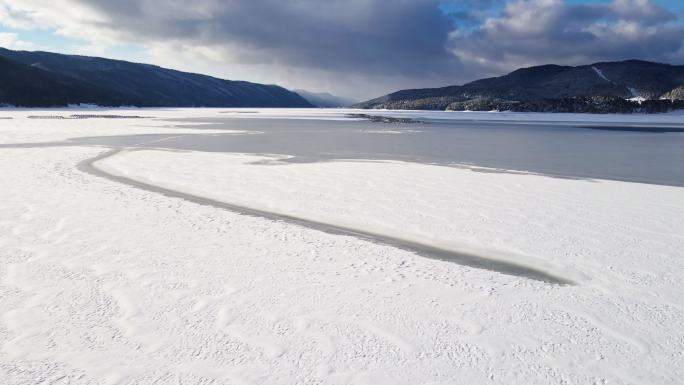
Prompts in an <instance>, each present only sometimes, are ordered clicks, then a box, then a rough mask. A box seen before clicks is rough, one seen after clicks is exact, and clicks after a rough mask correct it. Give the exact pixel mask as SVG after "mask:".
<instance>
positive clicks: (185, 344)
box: [0, 110, 684, 384]
mask: <svg viewBox="0 0 684 385" xmlns="http://www.w3.org/2000/svg"><path fill="white" fill-rule="evenodd" d="M49 113H52V112H49ZM117 113H119V112H117ZM131 113H132V114H136V115H143V114H144V113H143V112H141V111H132V112H131ZM218 113H219V111H207V110H185V111H184V110H178V111H156V112H154V113H153V114H154V115H155V116H156V117H160V118H167V119H174V118H180V117H185V116H206V115H211V114H218ZM13 114H15V116H14V117H15V119H12V120H7V121H4V120H3V121H0V138H2V140H1V142H2V143H20V142H51V141H57V140H63V139H66V138H70V137H78V136H98V135H123V134H149V133H169V134H173V133H178V134H183V133H189V132H193V130H192V129H190V128H183V129H179V128H172V127H170V126H169V122H168V121H163V120H140V121H138V120H136V121H131V120H125V121H124V120H119V121H117V120H77V121H61V120H55V121H51V120H50V121H46V120H40V121H38V120H33V121H31V120H29V119H26V118H25V116H24V115H26V113H25V112H15V113H13ZM245 115H248V114H245ZM202 132H203V133H206V132H207V131H206V130H203V131H202ZM234 133H235V134H237V135H239V134H240V132H234ZM105 151H107V149H103V148H98V147H78V146H73V147H43V148H30V147H27V148H2V149H0V165H1V166H0V167H2V172H0V185H2V189H0V202H2V204H0V383H3V384H4V383H7V384H33V383H39V382H40V381H42V382H44V383H56V384H60V383H71V384H143V383H163V384H181V383H183V384H187V383H190V384H209V383H216V384H237V383H242V384H294V383H302V384H316V383H321V384H427V383H430V384H474V383H483V384H488V383H489V384H563V383H577V384H585V383H587V384H590V383H598V384H601V383H612V384H641V383H649V384H676V383H678V382H679V381H680V379H681V378H682V376H684V373H682V369H681V368H682V365H681V363H682V361H683V359H684V358H683V357H682V351H684V296H683V295H682V294H684V292H683V291H684V289H682V288H683V287H684V274H682V272H684V258H682V252H681V250H684V236H683V235H682V234H684V233H683V232H682V229H684V189H683V188H677V187H667V186H656V185H646V184H636V183H625V182H610V181H587V180H571V179H558V178H550V177H545V176H540V175H528V174H519V173H500V172H482V171H487V170H479V171H477V170H472V169H469V168H451V167H437V166H429V165H420V164H413V163H402V162H359V161H356V162H352V161H341V162H327V163H312V164H284V163H282V162H279V161H278V157H272V156H262V155H240V154H207V153H198V152H170V151H156V150H141V151H131V152H122V153H120V154H118V155H116V156H114V157H111V158H107V159H104V160H102V161H101V162H98V163H97V164H96V165H97V167H99V168H100V169H102V170H104V171H107V172H111V173H115V174H118V175H124V176H126V177H129V178H133V179H138V180H142V181H145V182H147V183H151V184H156V185H159V186H163V187H166V188H170V189H176V190H180V191H184V192H187V193H190V194H194V195H198V196H205V197H208V198H211V199H215V200H219V201H225V202H230V203H235V204H238V205H244V206H247V207H255V208H259V209H264V210H270V211H273V212H282V213H286V214H287V213H289V214H292V213H295V214H296V215H297V216H300V217H303V218H310V219H315V220H317V221H331V222H338V223H339V222H343V223H345V224H346V225H348V226H350V227H353V226H357V227H359V228H366V229H370V230H373V231H384V232H388V233H391V234H392V235H395V236H401V237H416V238H418V240H419V241H421V242H426V243H427V242H433V243H439V244H441V245H444V246H445V247H454V248H459V247H471V248H474V249H477V250H486V251H488V252H489V251H493V252H498V253H502V254H504V255H508V256H517V257H521V258H526V260H525V263H529V264H537V263H538V264H541V265H542V266H547V267H548V268H550V269H556V270H554V271H556V272H558V273H559V274H568V275H571V276H572V278H574V279H575V280H576V281H577V285H567V286H560V285H551V284H547V283H544V282H539V281H535V280H530V279H526V278H521V277H516V276H511V275H505V274H501V273H498V272H494V271H488V270H483V269H475V268H470V267H465V266H461V265H458V264H455V263H450V262H445V261H438V260H433V259H427V258H424V257H421V256H419V255H416V254H415V253H412V252H410V251H406V250H402V249H398V248H394V247H391V246H385V245H382V244H377V243H373V242H369V241H366V240H363V239H359V238H356V237H353V236H344V235H334V234H328V233H324V232H321V231H317V230H315V229H310V228H306V227H302V226H297V225H293V224H291V223H288V222H284V221H277V220H269V219H264V218H259V217H254V216H246V215H240V214H236V213H234V212H231V211H227V210H218V209H215V208H213V207H211V206H204V205H198V204H195V203H192V202H188V201H185V200H183V199H178V198H171V197H166V196H163V195H160V194H156V193H153V192H149V191H145V190H141V189H136V188H134V187H131V186H128V185H125V184H121V183H117V182H115V181H111V180H107V179H105V178H100V177H96V176H93V175H90V174H87V173H84V172H82V171H80V170H79V169H78V167H77V166H78V164H79V163H81V162H84V161H87V160H88V159H92V158H94V157H96V156H98V155H100V154H102V153H103V152H105Z"/></svg>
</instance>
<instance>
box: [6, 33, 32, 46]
mask: <svg viewBox="0 0 684 385" xmlns="http://www.w3.org/2000/svg"><path fill="white" fill-rule="evenodd" d="M0 46H1V47H5V48H9V49H18V50H29V49H33V47H34V45H33V43H31V42H28V41H23V40H21V39H19V35H18V34H16V33H12V32H0Z"/></svg>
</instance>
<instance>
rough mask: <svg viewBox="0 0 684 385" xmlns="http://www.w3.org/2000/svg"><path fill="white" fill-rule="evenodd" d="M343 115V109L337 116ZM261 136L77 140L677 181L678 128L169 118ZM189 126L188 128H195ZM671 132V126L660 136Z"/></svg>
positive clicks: (682, 176)
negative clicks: (245, 131)
mask: <svg viewBox="0 0 684 385" xmlns="http://www.w3.org/2000/svg"><path fill="white" fill-rule="evenodd" d="M341 116H344V115H341ZM183 122H187V123H188V124H191V123H192V124H195V123H198V122H202V123H205V125H204V126H202V127H205V128H207V129H212V130H215V129H229V130H248V131H257V132H260V133H261V134H259V135H241V136H235V135H221V134H216V133H212V134H208V135H202V134H187V135H180V136H178V135H134V136H114V137H89V138H77V139H75V141H76V142H78V143H80V144H82V143H87V144H98V145H107V146H127V147H128V146H130V147H143V148H146V147H154V148H166V149H181V150H197V151H206V152H238V153H261V154H286V155H292V156H294V157H295V158H293V159H292V160H291V161H292V162H317V161H325V160H331V159H386V160H403V161H412V162H419V163H434V164H440V165H450V164H466V165H474V166H481V167H486V168H496V169H505V170H518V171H527V172H532V173H540V174H547V175H554V176H561V177H571V178H598V179H611V180H621V181H631V182H642V183H652V184H663V185H674V186H684V168H683V167H681V165H682V164H684V151H682V149H684V124H676V123H660V124H643V123H641V124H640V123H624V122H623V123H610V122H591V121H579V122H559V121H555V122H554V121H520V120H517V121H507V120H490V121H487V120H449V119H419V120H416V121H415V122H413V123H398V122H391V123H382V122H371V121H367V120H352V119H348V120H317V119H302V118H268V117H266V118H259V119H255V118H242V117H234V116H226V117H225V118H224V117H219V118H215V117H208V118H199V119H198V118H192V119H185V120H184V119H180V120H174V121H173V124H174V125H178V124H179V123H180V126H181V127H182V126H183ZM195 127H196V126H195ZM665 131H673V132H665Z"/></svg>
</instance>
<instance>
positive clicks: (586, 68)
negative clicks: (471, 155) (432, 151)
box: [354, 60, 684, 113]
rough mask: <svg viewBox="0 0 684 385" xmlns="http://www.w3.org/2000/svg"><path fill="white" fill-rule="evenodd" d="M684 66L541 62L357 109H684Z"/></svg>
mask: <svg viewBox="0 0 684 385" xmlns="http://www.w3.org/2000/svg"><path fill="white" fill-rule="evenodd" d="M683 86H684V66H675V65H669V64H661V63H652V62H647V61H641V60H626V61H621V62H604V63H595V64H591V65H583V66H577V67H570V66H559V65H553V64H549V65H542V66H536V67H529V68H521V69H518V70H516V71H513V72H511V73H509V74H507V75H504V76H500V77H494V78H487V79H481V80H476V81H474V82H471V83H467V84H464V85H461V86H449V87H443V88H424V89H412V90H402V91H397V92H394V93H391V94H389V95H385V96H382V97H379V98H376V99H372V100H369V101H366V102H363V103H359V104H356V105H355V106H354V107H357V108H384V109H417V110H456V111H462V110H477V111H490V110H510V111H548V112H598V113H601V112H638V111H641V112H663V111H668V110H671V109H678V108H684V102H682V101H680V99H681V98H683V93H682V87H683Z"/></svg>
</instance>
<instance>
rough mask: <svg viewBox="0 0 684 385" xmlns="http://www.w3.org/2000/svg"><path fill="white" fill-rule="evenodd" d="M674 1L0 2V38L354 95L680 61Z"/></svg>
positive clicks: (683, 29)
mask: <svg viewBox="0 0 684 385" xmlns="http://www.w3.org/2000/svg"><path fill="white" fill-rule="evenodd" d="M683 43H684V0H192V1H187V0H165V1H162V0H118V1H111V0H0V46H2V47H5V48H9V49H20V50H45V51H53V52H60V53H69V54H81V55H92V56H104V57H110V58H115V59H123V60H130V61H136V62H145V63H151V64H156V65H160V66H163V67H168V68H174V69H179V70H183V71H190V72H199V73H204V74H208V75H212V76H216V77H220V78H225V79H232V80H248V81H254V82H260V83H268V84H279V85H282V86H284V87H287V88H290V89H307V90H310V91H318V92H330V93H333V94H336V95H339V96H344V97H349V98H353V99H355V100H365V99H370V98H373V97H376V96H380V95H383V94H386V93H388V92H392V91H396V90H399V89H404V88H420V87H435V86H446V85H454V84H462V83H465V82H468V81H472V80H475V79H478V78H482V77H487V76H498V75H502V74H505V73H507V72H509V71H512V70H514V69H516V68H519V67H523V66H532V65H539V64H548V63H555V64H564V65H578V64H587V63H593V62H598V61H611V60H624V59H643V60H653V61H659V62H668V63H673V64H684V44H683Z"/></svg>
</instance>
